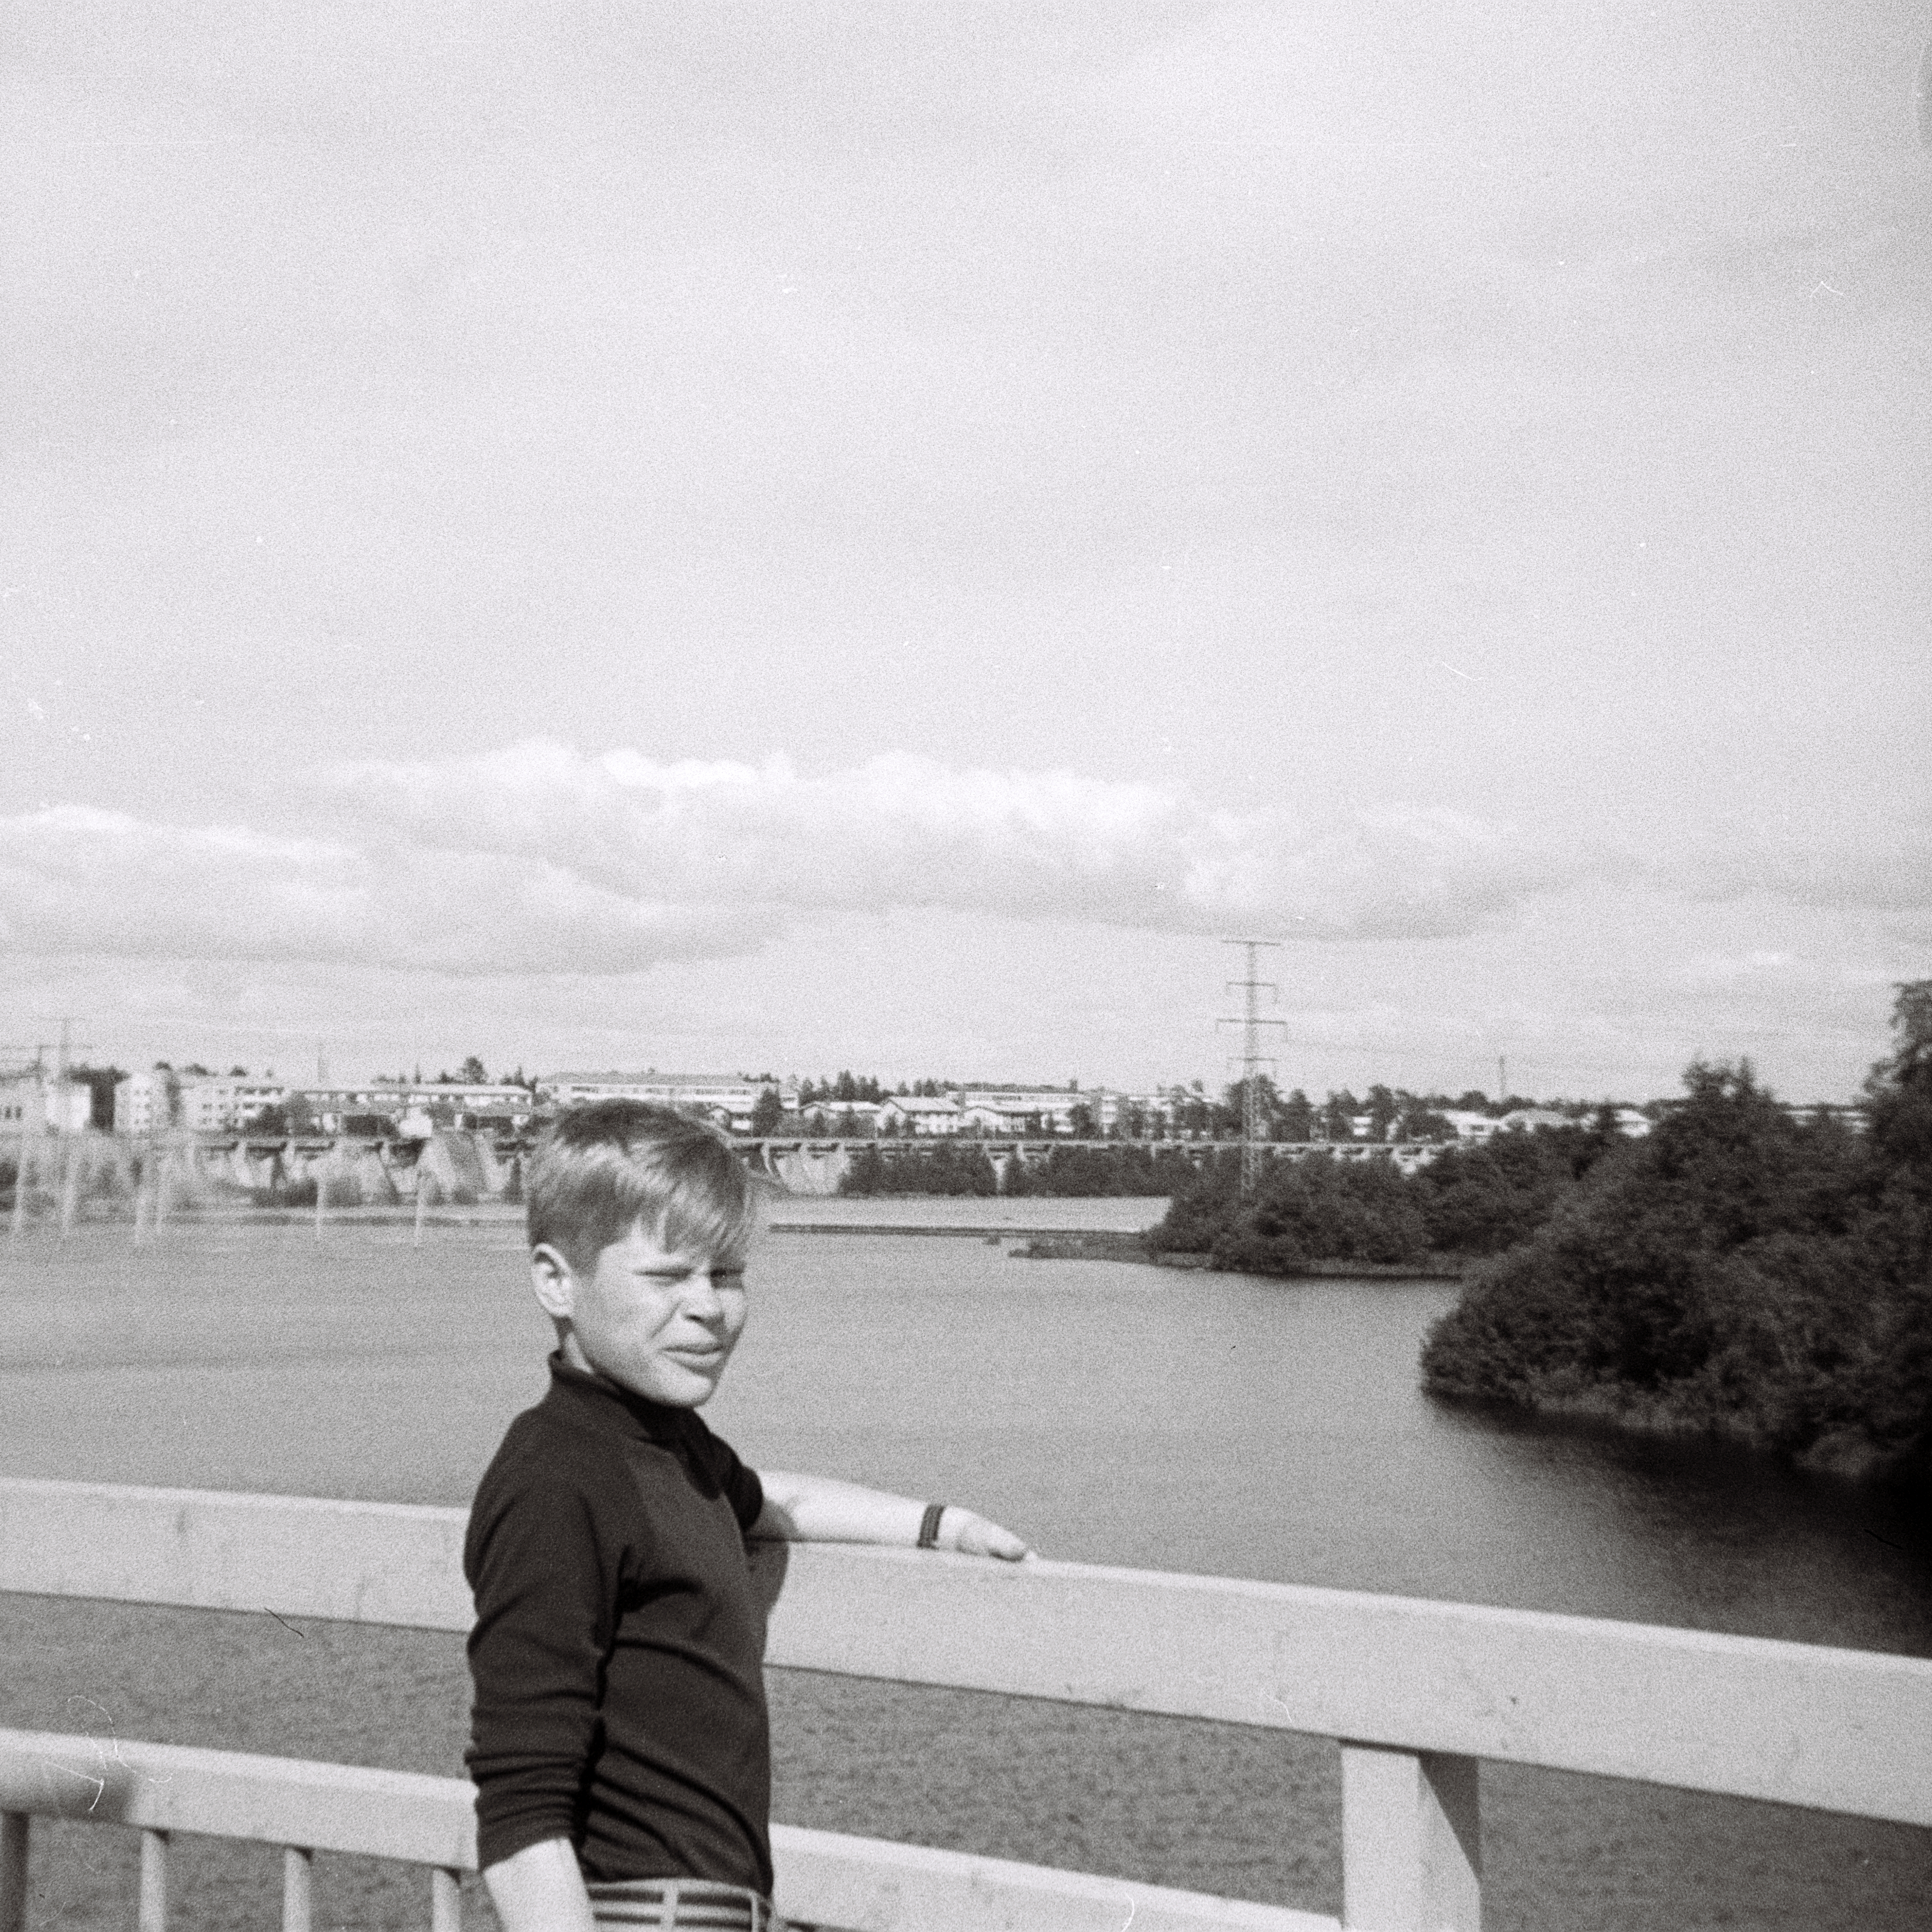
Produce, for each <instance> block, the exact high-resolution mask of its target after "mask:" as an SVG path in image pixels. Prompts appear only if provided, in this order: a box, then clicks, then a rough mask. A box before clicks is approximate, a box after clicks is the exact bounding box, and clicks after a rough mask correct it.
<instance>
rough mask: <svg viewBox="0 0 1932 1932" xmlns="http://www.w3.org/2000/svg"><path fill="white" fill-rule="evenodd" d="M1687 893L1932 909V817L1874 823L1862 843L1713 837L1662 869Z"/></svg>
mask: <svg viewBox="0 0 1932 1932" xmlns="http://www.w3.org/2000/svg"><path fill="white" fill-rule="evenodd" d="M1661 876H1662V877H1663V878H1664V880H1667V882H1668V883H1670V885H1672V886H1674V887H1675V888H1676V889H1677V890H1679V891H1680V892H1682V893H1683V894H1684V895H1685V897H1686V898H1696V899H1707V900H1715V901H1724V900H1728V899H1741V898H1749V897H1751V896H1753V895H1757V894H1763V895H1769V897H1772V898H1781V899H1790V900H1793V901H1796V903H1797V904H1799V905H1805V906H1817V907H1825V908H1836V907H1851V906H1861V907H1872V908H1873V909H1875V910H1879V911H1882V912H1891V913H1908V914H1909V913H1927V912H1932V824H1905V825H1897V826H1890V827H1884V828H1879V827H1875V828H1873V829H1872V830H1871V831H1870V832H1868V833H1867V835H1866V836H1865V837H1864V838H1862V839H1861V840H1860V841H1859V842H1858V844H1857V845H1856V846H1855V847H1850V846H1846V845H1845V844H1827V843H1825V842H1823V841H1817V840H1795V841H1791V842H1790V843H1788V844H1773V843H1772V842H1770V841H1767V840H1765V839H1762V838H1753V837H1751V836H1749V835H1733V836H1732V837H1730V838H1724V839H1722V840H1718V839H1712V840H1708V841H1706V842H1705V843H1704V844H1703V845H1702V846H1701V847H1700V848H1699V849H1697V850H1694V851H1693V852H1691V853H1689V854H1688V855H1686V856H1684V857H1682V858H1681V859H1678V860H1676V861H1675V862H1673V863H1671V864H1670V865H1667V866H1666V867H1664V868H1663V869H1662V872H1661Z"/></svg>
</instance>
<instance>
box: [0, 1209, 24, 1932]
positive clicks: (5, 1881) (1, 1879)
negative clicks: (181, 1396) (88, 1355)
mask: <svg viewBox="0 0 1932 1932" xmlns="http://www.w3.org/2000/svg"><path fill="white" fill-rule="evenodd" d="M19 1185H20V1186H23V1187H24V1186H25V1185H26V1177H25V1176H24V1175H23V1176H22V1178H21V1180H20V1183H19ZM0 1932H27V1814H26V1812H24V1811H0Z"/></svg>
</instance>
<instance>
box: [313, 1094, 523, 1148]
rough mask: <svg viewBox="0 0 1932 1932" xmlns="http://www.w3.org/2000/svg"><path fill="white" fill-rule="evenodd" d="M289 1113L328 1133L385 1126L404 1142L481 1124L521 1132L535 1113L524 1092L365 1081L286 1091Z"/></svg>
mask: <svg viewBox="0 0 1932 1932" xmlns="http://www.w3.org/2000/svg"><path fill="white" fill-rule="evenodd" d="M287 1100H288V1106H289V1112H290V1117H291V1118H292V1120H293V1121H297V1122H308V1121H313V1122H314V1124H315V1125H316V1126H317V1127H319V1128H320V1129H322V1130H323V1131H324V1132H326V1133H342V1132H344V1130H345V1129H346V1128H347V1127H348V1126H349V1124H350V1123H352V1122H355V1123H361V1122H363V1121H371V1120H377V1121H388V1122H389V1124H391V1125H392V1127H394V1128H395V1130H396V1131H397V1132H398V1133H399V1134H401V1135H403V1136H405V1137H410V1136H414V1137H417V1138H422V1139H427V1138H428V1136H429V1135H430V1134H431V1133H434V1132H435V1130H437V1128H439V1127H457V1128H462V1127H476V1126H479V1125H481V1124H484V1123H486V1122H487V1123H490V1124H495V1123H497V1122H507V1123H508V1124H509V1125H511V1127H524V1126H526V1125H527V1124H529V1121H530V1119H531V1118H532V1115H535V1112H536V1101H535V1097H533V1096H532V1094H531V1092H530V1090H529V1088H527V1087H518V1086H516V1085H512V1084H510V1083H508V1082H501V1081H459V1080H420V1081H418V1080H370V1081H365V1082H363V1083H362V1084H361V1085H355V1086H338V1087H292V1088H290V1089H289V1091H288V1094H287Z"/></svg>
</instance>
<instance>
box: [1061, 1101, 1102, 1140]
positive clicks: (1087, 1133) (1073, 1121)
mask: <svg viewBox="0 0 1932 1932" xmlns="http://www.w3.org/2000/svg"><path fill="white" fill-rule="evenodd" d="M1067 1127H1068V1128H1069V1129H1070V1131H1071V1132H1072V1133H1073V1137H1074V1138H1075V1139H1076V1140H1082V1141H1091V1140H1096V1139H1099V1137H1100V1124H1099V1123H1098V1122H1097V1121H1096V1120H1095V1119H1094V1109H1092V1108H1091V1107H1090V1106H1088V1104H1087V1103H1086V1102H1085V1100H1076V1101H1075V1102H1074V1103H1073V1106H1070V1108H1068V1109H1067Z"/></svg>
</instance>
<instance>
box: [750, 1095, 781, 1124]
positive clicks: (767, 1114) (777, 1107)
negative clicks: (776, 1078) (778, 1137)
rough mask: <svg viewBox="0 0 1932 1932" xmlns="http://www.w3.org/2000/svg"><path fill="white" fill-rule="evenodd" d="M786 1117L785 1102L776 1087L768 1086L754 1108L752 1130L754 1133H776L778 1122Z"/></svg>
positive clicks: (752, 1110)
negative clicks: (779, 1096) (780, 1097)
mask: <svg viewBox="0 0 1932 1932" xmlns="http://www.w3.org/2000/svg"><path fill="white" fill-rule="evenodd" d="M782 1120H784V1101H782V1100H780V1099H779V1098H778V1089H777V1088H775V1087H767V1088H765V1089H764V1090H763V1092H761V1093H760V1094H759V1096H758V1097H757V1100H756V1102H755V1103H754V1104H753V1106H752V1108H751V1131H752V1133H754V1134H758V1135H765V1134H775V1133H777V1132H778V1124H779V1123H780V1122H781V1121H782Z"/></svg>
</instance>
